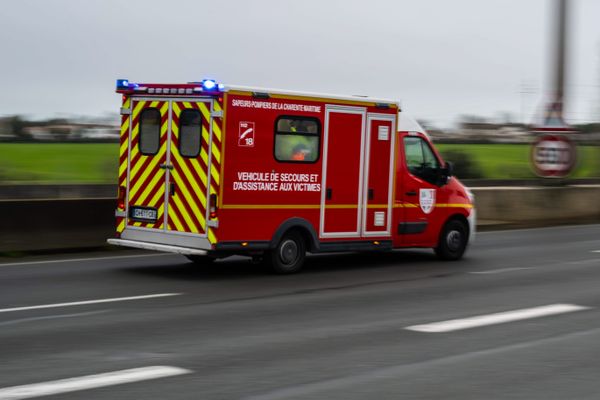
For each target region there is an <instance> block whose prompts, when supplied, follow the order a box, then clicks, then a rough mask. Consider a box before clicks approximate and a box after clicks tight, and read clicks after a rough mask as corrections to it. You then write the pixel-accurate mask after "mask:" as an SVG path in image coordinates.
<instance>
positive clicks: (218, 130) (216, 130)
mask: <svg viewBox="0 0 600 400" xmlns="http://www.w3.org/2000/svg"><path fill="white" fill-rule="evenodd" d="M212 126H213V133H214V134H215V136H216V137H217V139H219V142H220V141H221V128H220V127H219V125H218V124H217V122H216V121H215V120H214V119H213V124H212Z"/></svg>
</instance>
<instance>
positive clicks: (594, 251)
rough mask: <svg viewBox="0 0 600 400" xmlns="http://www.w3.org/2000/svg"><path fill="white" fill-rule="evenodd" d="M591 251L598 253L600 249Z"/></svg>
mask: <svg viewBox="0 0 600 400" xmlns="http://www.w3.org/2000/svg"><path fill="white" fill-rule="evenodd" d="M592 253H600V250H592Z"/></svg>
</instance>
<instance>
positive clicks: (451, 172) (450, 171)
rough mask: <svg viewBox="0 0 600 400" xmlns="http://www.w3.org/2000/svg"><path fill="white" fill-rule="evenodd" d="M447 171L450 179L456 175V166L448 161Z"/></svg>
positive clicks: (446, 173)
mask: <svg viewBox="0 0 600 400" xmlns="http://www.w3.org/2000/svg"><path fill="white" fill-rule="evenodd" d="M444 169H445V175H446V176H447V177H448V178H450V177H451V176H453V175H454V164H452V163H451V162H450V161H446V168H444Z"/></svg>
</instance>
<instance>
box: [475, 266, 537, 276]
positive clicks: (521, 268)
mask: <svg viewBox="0 0 600 400" xmlns="http://www.w3.org/2000/svg"><path fill="white" fill-rule="evenodd" d="M525 269H534V267H518V268H517V267H515V268H501V269H490V270H488V271H470V272H469V273H470V274H481V275H484V274H502V273H504V272H514V271H522V270H525Z"/></svg>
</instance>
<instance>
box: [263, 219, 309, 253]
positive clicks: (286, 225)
mask: <svg viewBox="0 0 600 400" xmlns="http://www.w3.org/2000/svg"><path fill="white" fill-rule="evenodd" d="M291 230H297V231H298V232H300V234H301V235H302V237H303V238H304V240H305V241H306V247H307V250H308V251H315V250H318V249H319V239H318V237H317V232H316V231H315V228H314V227H313V226H312V224H311V223H310V222H308V221H307V220H305V219H304V218H290V219H287V220H285V221H284V222H283V223H281V225H279V227H278V228H277V229H276V230H275V233H274V234H273V237H272V238H271V242H270V243H269V248H271V249H274V248H275V247H277V245H278V244H279V242H280V241H281V238H283V235H285V234H286V233H287V232H289V231H291Z"/></svg>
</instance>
